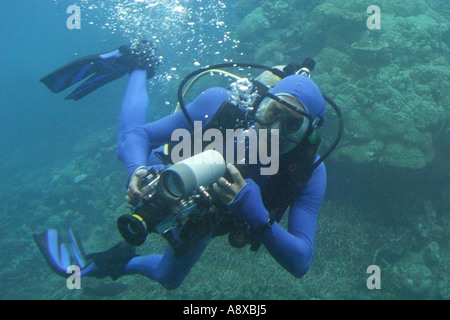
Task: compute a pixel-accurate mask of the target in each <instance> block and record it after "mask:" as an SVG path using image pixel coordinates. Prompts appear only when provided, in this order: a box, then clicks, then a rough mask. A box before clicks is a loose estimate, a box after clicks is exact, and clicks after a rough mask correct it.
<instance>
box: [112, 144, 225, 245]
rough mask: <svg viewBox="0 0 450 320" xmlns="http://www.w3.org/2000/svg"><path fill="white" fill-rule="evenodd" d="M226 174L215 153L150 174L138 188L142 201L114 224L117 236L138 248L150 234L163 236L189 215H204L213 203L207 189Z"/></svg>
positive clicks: (210, 151)
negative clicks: (116, 228) (117, 231)
mask: <svg viewBox="0 0 450 320" xmlns="http://www.w3.org/2000/svg"><path fill="white" fill-rule="evenodd" d="M225 170H226V164H225V160H224V159H223V156H222V155H221V154H220V153H219V152H217V151H215V150H207V151H204V152H202V153H199V154H197V155H195V156H193V157H190V158H187V159H185V160H183V161H180V162H178V163H176V164H174V165H172V166H170V167H168V168H167V169H164V170H162V171H158V170H156V169H151V170H149V172H148V174H147V176H146V177H145V178H144V179H143V180H142V181H141V184H140V190H141V192H142V193H143V194H144V196H143V198H142V199H141V200H140V201H139V203H138V204H137V205H136V206H134V207H133V208H132V209H131V212H132V213H131V214H125V215H122V216H121V217H120V218H119V219H118V220H117V227H118V229H119V232H120V234H121V235H122V237H123V238H124V239H125V241H127V242H128V243H129V244H131V245H134V246H139V245H141V244H143V243H144V242H145V239H146V238H147V235H148V234H149V233H152V232H155V233H158V234H162V235H164V234H165V233H167V232H168V231H169V230H171V229H173V228H175V227H177V226H181V225H183V224H184V223H185V222H186V221H187V220H188V219H189V217H191V216H192V215H194V214H201V213H204V212H206V211H207V210H208V209H209V207H210V205H211V203H212V199H211V195H210V193H209V187H210V185H212V183H214V182H215V181H216V180H218V179H219V178H220V177H222V176H223V175H224V173H225Z"/></svg>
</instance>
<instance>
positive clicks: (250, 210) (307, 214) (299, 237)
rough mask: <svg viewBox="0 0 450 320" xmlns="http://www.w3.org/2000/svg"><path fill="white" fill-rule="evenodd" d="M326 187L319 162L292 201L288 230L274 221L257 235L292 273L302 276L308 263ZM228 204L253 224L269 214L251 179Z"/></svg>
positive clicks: (251, 225)
mask: <svg viewBox="0 0 450 320" xmlns="http://www.w3.org/2000/svg"><path fill="white" fill-rule="evenodd" d="M325 189H326V170H325V166H324V165H323V163H322V164H321V165H319V166H318V167H317V168H316V169H315V170H314V172H313V176H312V177H311V179H310V180H309V181H308V183H307V184H306V185H305V187H304V188H303V190H302V191H301V193H300V194H299V196H298V198H297V199H296V200H295V201H294V203H292V204H291V207H290V212H289V223H288V224H289V225H288V230H285V229H283V228H282V227H281V226H280V225H279V224H278V223H277V222H275V223H274V224H273V225H272V226H271V227H270V228H269V229H268V230H266V231H265V232H264V233H263V234H261V236H260V237H261V240H262V243H263V244H264V246H265V247H266V248H267V250H268V251H269V252H270V254H271V255H272V256H273V257H274V259H275V260H276V261H277V262H278V263H279V264H280V265H282V266H283V267H284V268H285V269H286V270H288V271H289V272H290V273H291V274H292V275H294V276H295V277H302V276H303V275H304V274H305V273H306V272H307V271H308V269H309V267H310V265H311V260H312V252H313V246H314V236H315V232H316V225H317V218H318V213H319V209H320V206H321V204H322V201H323V197H324V195H325ZM229 208H230V209H231V210H232V211H233V213H235V214H236V215H237V216H238V217H241V218H243V219H244V220H245V221H247V222H248V223H249V224H250V227H252V228H258V227H259V226H261V225H264V224H265V223H267V221H268V218H269V213H268V212H267V210H266V209H265V208H264V205H263V202H262V199H261V193H260V191H259V187H258V186H257V185H256V183H254V182H253V181H252V180H250V179H248V180H247V184H246V185H245V187H244V188H243V189H242V190H241V192H239V194H238V195H237V196H236V198H235V200H234V201H233V202H232V203H231V204H230V205H229Z"/></svg>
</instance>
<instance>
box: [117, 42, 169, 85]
mask: <svg viewBox="0 0 450 320" xmlns="http://www.w3.org/2000/svg"><path fill="white" fill-rule="evenodd" d="M119 51H120V53H122V55H123V56H122V57H121V58H120V59H121V60H122V61H123V63H124V64H125V66H126V68H127V70H128V72H131V71H133V70H136V69H143V70H146V71H147V79H150V78H151V77H153V76H154V75H155V71H156V69H157V68H158V66H159V63H160V59H159V58H158V57H157V56H156V46H155V45H154V44H153V42H151V41H149V40H141V41H139V42H137V43H136V44H132V45H124V46H121V47H120V48H119ZM122 61H121V62H122Z"/></svg>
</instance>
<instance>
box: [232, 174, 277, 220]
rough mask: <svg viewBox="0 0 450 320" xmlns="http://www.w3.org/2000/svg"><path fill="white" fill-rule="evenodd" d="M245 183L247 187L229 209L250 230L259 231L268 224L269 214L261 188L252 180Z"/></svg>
mask: <svg viewBox="0 0 450 320" xmlns="http://www.w3.org/2000/svg"><path fill="white" fill-rule="evenodd" d="M245 181H246V184H245V186H244V187H243V188H242V190H241V191H240V192H239V193H238V194H237V196H236V198H235V199H234V200H233V201H232V202H231V203H229V204H228V205H227V208H228V209H229V210H231V212H232V213H233V214H234V215H235V216H236V217H237V218H238V219H239V220H242V221H245V222H247V223H248V224H249V226H250V228H252V229H257V228H259V227H261V226H262V225H264V224H266V223H267V221H268V219H269V212H268V211H267V210H266V208H265V207H264V204H263V201H262V196H261V191H260V189H259V186H258V185H257V184H256V183H255V182H254V181H253V180H252V179H246V180H245Z"/></svg>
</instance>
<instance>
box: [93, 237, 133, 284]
mask: <svg viewBox="0 0 450 320" xmlns="http://www.w3.org/2000/svg"><path fill="white" fill-rule="evenodd" d="M136 256H138V255H137V254H136V248H135V247H133V246H131V245H129V244H128V243H126V242H119V243H118V244H117V245H115V246H114V247H112V248H110V249H108V250H106V251H102V252H96V253H90V254H88V255H86V259H88V260H92V261H93V262H94V265H95V267H96V269H97V271H96V272H95V273H93V275H94V276H95V277H97V278H104V277H107V276H110V277H111V279H112V280H116V279H117V278H119V277H120V276H121V275H123V274H124V272H125V266H126V265H127V263H128V261H130V260H131V259H132V258H134V257H136Z"/></svg>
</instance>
